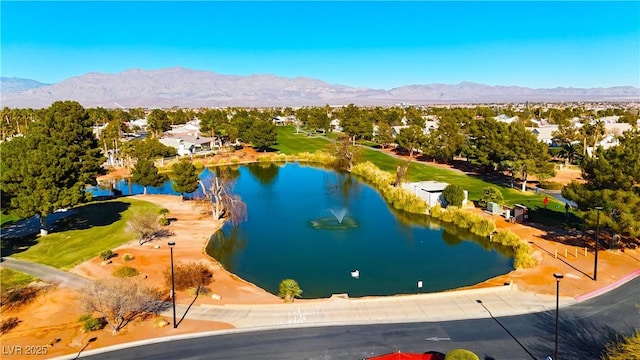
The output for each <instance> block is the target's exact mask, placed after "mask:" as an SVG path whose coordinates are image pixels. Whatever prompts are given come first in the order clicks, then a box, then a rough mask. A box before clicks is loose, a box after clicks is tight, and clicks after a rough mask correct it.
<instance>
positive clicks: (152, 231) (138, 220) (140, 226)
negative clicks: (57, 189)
mask: <svg viewBox="0 0 640 360" xmlns="http://www.w3.org/2000/svg"><path fill="white" fill-rule="evenodd" d="M127 230H129V231H131V232H133V233H135V234H136V235H137V236H138V243H139V244H140V245H142V244H144V243H145V242H147V241H149V240H151V239H153V237H154V236H155V235H156V233H157V232H158V217H157V216H156V215H154V214H152V213H144V214H137V215H134V216H132V217H131V218H130V219H129V222H128V223H127Z"/></svg>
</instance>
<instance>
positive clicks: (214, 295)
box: [211, 294, 222, 300]
mask: <svg viewBox="0 0 640 360" xmlns="http://www.w3.org/2000/svg"><path fill="white" fill-rule="evenodd" d="M211 298H212V299H213V300H220V299H222V296H220V295H218V294H211Z"/></svg>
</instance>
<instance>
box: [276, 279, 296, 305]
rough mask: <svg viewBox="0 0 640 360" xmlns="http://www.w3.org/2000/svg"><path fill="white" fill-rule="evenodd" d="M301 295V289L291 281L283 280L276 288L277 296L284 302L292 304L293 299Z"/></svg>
mask: <svg viewBox="0 0 640 360" xmlns="http://www.w3.org/2000/svg"><path fill="white" fill-rule="evenodd" d="M301 295H302V289H301V288H300V285H298V282H297V281H295V280H293V279H284V280H282V281H281V282H280V286H279V287H278V296H279V297H281V298H283V299H284V301H285V302H293V299H294V298H297V297H300V296H301Z"/></svg>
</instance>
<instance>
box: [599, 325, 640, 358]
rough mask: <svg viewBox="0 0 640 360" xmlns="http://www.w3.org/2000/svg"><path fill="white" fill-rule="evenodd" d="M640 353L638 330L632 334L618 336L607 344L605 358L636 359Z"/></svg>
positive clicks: (639, 332)
mask: <svg viewBox="0 0 640 360" xmlns="http://www.w3.org/2000/svg"><path fill="white" fill-rule="evenodd" d="M638 354H640V330H636V331H635V332H634V333H633V334H632V335H631V336H629V337H623V338H622V339H620V338H617V339H616V340H615V341H613V342H610V343H609V344H607V345H606V354H605V355H604V356H603V359H605V360H627V359H634V358H635V356H637V355H638Z"/></svg>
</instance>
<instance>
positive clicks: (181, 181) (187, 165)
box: [170, 160, 200, 200]
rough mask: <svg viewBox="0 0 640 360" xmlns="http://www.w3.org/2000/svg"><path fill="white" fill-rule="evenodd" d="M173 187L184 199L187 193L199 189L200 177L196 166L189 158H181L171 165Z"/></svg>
mask: <svg viewBox="0 0 640 360" xmlns="http://www.w3.org/2000/svg"><path fill="white" fill-rule="evenodd" d="M171 172H172V174H171V176H170V177H171V180H172V181H173V183H172V184H171V187H172V188H173V190H174V191H175V192H178V193H180V196H182V200H184V194H185V193H192V192H194V191H196V190H197V189H198V185H199V181H200V179H199V177H198V173H197V172H196V167H195V166H194V165H193V164H192V163H191V162H190V161H189V160H180V161H178V162H177V163H174V164H173V165H171Z"/></svg>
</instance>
